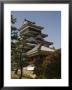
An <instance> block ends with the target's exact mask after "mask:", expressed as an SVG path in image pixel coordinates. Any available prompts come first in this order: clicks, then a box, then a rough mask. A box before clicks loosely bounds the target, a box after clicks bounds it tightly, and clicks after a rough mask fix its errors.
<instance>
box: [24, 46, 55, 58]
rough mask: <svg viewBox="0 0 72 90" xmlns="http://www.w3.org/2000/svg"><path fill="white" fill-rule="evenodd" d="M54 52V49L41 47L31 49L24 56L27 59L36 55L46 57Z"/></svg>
mask: <svg viewBox="0 0 72 90" xmlns="http://www.w3.org/2000/svg"><path fill="white" fill-rule="evenodd" d="M54 51H55V50H54V49H50V48H48V47H45V46H41V47H40V46H37V47H35V48H33V49H32V50H30V51H28V52H27V53H26V55H27V56H28V57H32V56H36V55H48V54H50V53H52V52H54Z"/></svg>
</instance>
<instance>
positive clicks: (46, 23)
mask: <svg viewBox="0 0 72 90" xmlns="http://www.w3.org/2000/svg"><path fill="white" fill-rule="evenodd" d="M11 14H13V15H14V17H16V19H17V22H16V27H17V28H20V27H21V26H22V25H23V23H24V19H25V18H26V19H28V20H31V21H33V22H36V24H37V25H40V26H42V27H44V29H43V30H42V33H44V34H47V35H48V37H46V38H45V40H46V41H50V42H53V46H54V47H55V48H61V12H60V11H11Z"/></svg>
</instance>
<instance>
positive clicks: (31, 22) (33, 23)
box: [24, 19, 35, 24]
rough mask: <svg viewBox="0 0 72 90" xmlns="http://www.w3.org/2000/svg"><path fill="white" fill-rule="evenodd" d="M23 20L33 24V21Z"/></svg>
mask: <svg viewBox="0 0 72 90" xmlns="http://www.w3.org/2000/svg"><path fill="white" fill-rule="evenodd" d="M24 21H26V22H28V23H30V24H35V22H32V21H30V20H27V19H24Z"/></svg>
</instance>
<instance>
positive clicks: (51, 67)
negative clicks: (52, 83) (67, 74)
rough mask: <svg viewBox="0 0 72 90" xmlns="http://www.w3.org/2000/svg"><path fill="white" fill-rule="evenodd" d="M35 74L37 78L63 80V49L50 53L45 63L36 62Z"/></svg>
mask: <svg viewBox="0 0 72 90" xmlns="http://www.w3.org/2000/svg"><path fill="white" fill-rule="evenodd" d="M35 66H36V67H35V70H34V73H35V74H36V75H37V78H40V79H41V78H42V79H46V78H48V79H59V78H61V49H58V50H56V51H55V52H52V53H50V54H49V55H48V56H47V57H46V59H45V60H43V62H41V63H40V62H39V61H36V62H35Z"/></svg>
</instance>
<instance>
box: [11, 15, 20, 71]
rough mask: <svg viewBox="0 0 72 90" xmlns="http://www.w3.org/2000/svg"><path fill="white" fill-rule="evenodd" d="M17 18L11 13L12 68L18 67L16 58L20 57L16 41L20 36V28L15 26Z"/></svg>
mask: <svg viewBox="0 0 72 90" xmlns="http://www.w3.org/2000/svg"><path fill="white" fill-rule="evenodd" d="M15 23H16V18H15V17H14V16H13V15H11V69H12V70H13V69H14V68H16V67H17V62H16V60H17V59H18V55H16V54H18V53H16V41H17V38H18V29H17V28H16V26H15Z"/></svg>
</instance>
